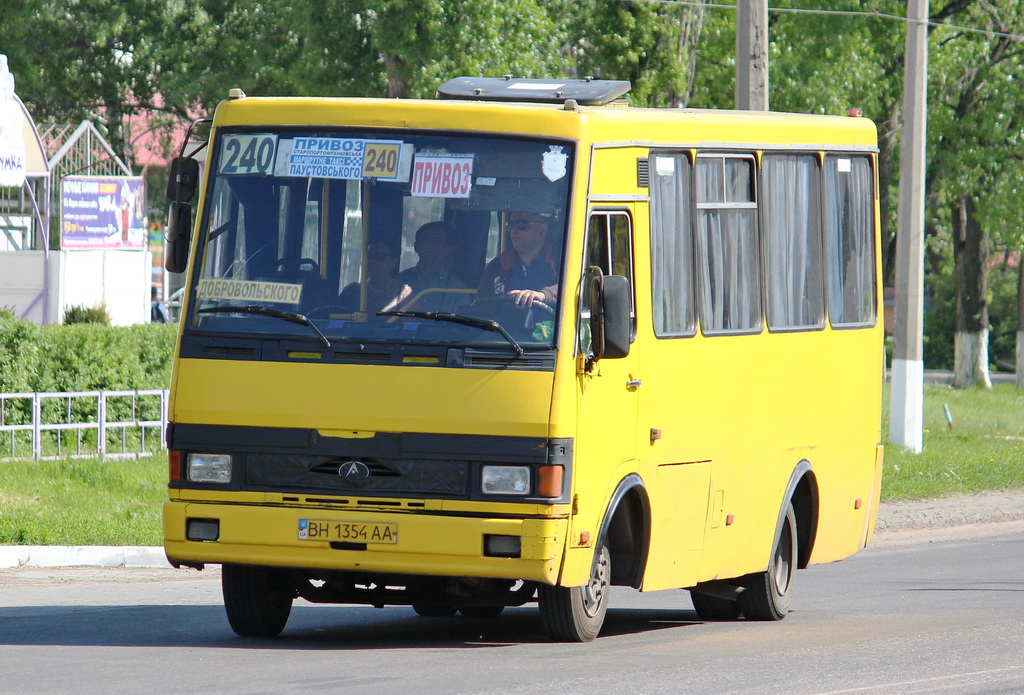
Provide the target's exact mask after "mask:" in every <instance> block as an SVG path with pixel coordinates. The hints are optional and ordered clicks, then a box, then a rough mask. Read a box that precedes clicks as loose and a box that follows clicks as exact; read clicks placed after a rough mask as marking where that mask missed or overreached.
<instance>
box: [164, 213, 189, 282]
mask: <svg viewBox="0 0 1024 695" xmlns="http://www.w3.org/2000/svg"><path fill="white" fill-rule="evenodd" d="M191 238H192V206H191V205H189V204H188V203H184V202H178V201H172V202H171V207H170V209H169V210H168V211H167V232H166V234H164V241H165V242H166V245H165V247H164V268H166V269H167V272H169V273H184V272H185V267H186V266H187V265H188V245H189V240H190V239H191Z"/></svg>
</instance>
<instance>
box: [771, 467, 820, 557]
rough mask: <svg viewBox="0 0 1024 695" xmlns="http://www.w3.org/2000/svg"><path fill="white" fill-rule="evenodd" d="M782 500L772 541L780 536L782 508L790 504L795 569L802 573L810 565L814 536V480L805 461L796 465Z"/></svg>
mask: <svg viewBox="0 0 1024 695" xmlns="http://www.w3.org/2000/svg"><path fill="white" fill-rule="evenodd" d="M782 499H783V500H784V502H783V504H782V506H781V507H780V508H779V518H778V521H777V522H776V524H775V538H776V539H777V538H778V537H779V534H780V533H781V532H782V525H783V523H785V520H786V508H787V506H788V505H789V503H792V504H793V512H794V513H795V515H796V534H797V553H798V554H797V561H798V564H797V567H799V568H800V569H805V568H806V567H807V565H808V564H809V562H810V558H811V552H812V551H813V550H814V539H815V537H816V536H817V532H818V479H817V477H816V476H815V475H814V470H813V469H812V468H811V464H810V462H809V461H808V460H807V459H801V461H800V462H799V463H797V464H796V467H795V468H794V469H793V472H792V473H791V474H790V476H789V483H788V485H787V486H786V494H785V495H783V497H782Z"/></svg>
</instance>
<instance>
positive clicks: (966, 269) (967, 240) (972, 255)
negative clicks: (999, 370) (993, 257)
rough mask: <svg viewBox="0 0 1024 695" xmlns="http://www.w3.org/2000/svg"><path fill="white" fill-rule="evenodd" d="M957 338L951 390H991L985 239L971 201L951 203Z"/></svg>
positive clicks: (964, 197)
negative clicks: (968, 388)
mask: <svg viewBox="0 0 1024 695" xmlns="http://www.w3.org/2000/svg"><path fill="white" fill-rule="evenodd" d="M952 212H953V259H954V264H955V276H956V334H955V336H954V348H955V357H954V360H953V363H954V364H953V386H954V387H956V388H966V387H968V386H974V385H977V386H983V387H985V388H992V382H991V381H990V380H989V374H988V246H989V244H988V235H987V234H986V233H985V231H984V230H983V229H982V228H981V224H979V222H978V220H977V219H976V218H975V216H974V199H973V198H971V197H970V196H966V195H963V196H960V197H959V198H957V199H956V201H955V202H954V203H953V209H952Z"/></svg>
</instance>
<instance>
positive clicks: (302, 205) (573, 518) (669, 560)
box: [163, 77, 883, 641]
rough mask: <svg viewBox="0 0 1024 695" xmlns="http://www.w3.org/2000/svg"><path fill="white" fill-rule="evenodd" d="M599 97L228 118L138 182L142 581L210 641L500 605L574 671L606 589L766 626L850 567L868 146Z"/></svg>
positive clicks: (864, 419)
mask: <svg viewBox="0 0 1024 695" xmlns="http://www.w3.org/2000/svg"><path fill="white" fill-rule="evenodd" d="M628 90H629V83H628V82H619V81H604V80H594V79H586V80H533V79H530V80H528V79H513V78H511V77H508V78H457V79H453V80H451V81H449V82H447V83H446V84H444V85H443V86H442V87H440V88H439V90H438V94H437V98H436V99H427V100H383V99H328V98H252V97H247V96H246V95H244V94H243V93H242V92H241V91H240V90H232V92H231V95H230V97H229V98H228V99H227V100H226V101H224V102H223V103H221V104H220V105H219V107H218V108H217V110H216V113H215V116H214V118H213V119H212V125H211V135H210V139H209V145H208V151H207V156H206V160H205V164H204V167H203V170H202V175H200V171H199V165H198V164H197V163H196V161H195V160H194V159H189V158H185V157H182V158H179V159H178V160H176V161H175V162H174V165H173V168H172V181H171V183H170V184H169V186H168V194H169V196H171V198H172V203H171V212H170V217H169V222H168V249H167V254H166V256H167V263H168V267H169V269H170V270H173V271H182V270H187V284H186V288H187V289H186V299H185V302H184V304H183V313H182V319H181V322H180V323H181V329H180V336H179V341H178V345H177V354H176V359H175V362H174V369H173V377H172V395H171V404H170V418H169V419H170V424H169V426H168V435H167V441H168V449H169V451H170V486H169V501H168V502H167V503H166V504H165V506H164V516H163V519H164V521H163V527H164V528H163V530H164V538H165V549H166V553H167V557H168V559H169V560H170V562H171V563H172V564H173V565H175V566H189V567H195V568H199V569H202V568H203V566H204V565H205V564H207V563H214V564H221V565H223V568H222V586H223V595H224V603H225V608H226V612H227V617H228V619H229V622H230V625H231V627H232V629H233V630H234V631H235V632H236V633H238V634H239V635H249V636H274V635H277V634H278V633H280V632H281V630H283V628H284V626H285V624H286V621H287V619H288V616H289V612H290V610H291V606H292V603H293V601H294V600H295V599H296V598H302V599H305V600H307V601H310V602H314V603H354V604H369V605H374V606H385V605H404V606H411V607H412V608H413V609H414V610H415V611H416V612H417V613H418V614H420V615H426V616H451V615H454V614H456V613H459V612H461V613H462V614H464V615H471V616H497V615H499V614H500V613H501V612H502V611H503V610H504V609H505V608H506V607H509V606H522V605H525V604H527V603H531V602H536V603H537V604H538V606H539V613H540V617H541V621H540V624H542V625H543V627H544V629H545V630H546V632H547V633H548V634H549V635H550V636H551V637H552V638H553V639H556V640H564V641H589V640H591V639H593V638H595V637H596V636H597V635H598V633H599V632H600V630H601V626H602V623H603V621H604V618H605V614H606V611H607V608H608V605H609V600H610V595H611V587H612V586H627V587H633V588H635V589H639V590H641V591H651V590H657V589H688V590H689V593H690V597H691V599H692V603H693V606H694V608H695V610H696V612H697V614H698V615H699V616H700V617H701V618H702V619H718V620H721V619H737V618H741V617H742V618H746V619H748V620H778V619H781V618H783V617H784V616H785V615H786V613H787V612H788V610H789V607H790V602H791V599H792V587H793V580H794V575H795V572H796V570H797V569H798V568H804V567H806V566H808V565H811V564H816V563H823V562H831V561H835V560H839V559H842V558H845V557H848V556H849V555H852V554H853V553H855V552H857V551H858V550H859V549H860V548H863V547H865V546H866V545H867V544H868V543H869V541H870V539H871V536H872V532H873V528H874V521H875V517H876V515H877V509H878V498H879V489H880V483H881V470H882V446H881V445H880V437H881V435H880V420H881V405H880V404H881V388H882V380H883V374H882V370H883V358H882V339H883V338H882V326H881V324H880V322H879V321H878V306H879V301H880V289H879V282H878V267H879V259H880V245H879V236H878V185H877V161H876V157H877V150H876V134H875V128H874V126H873V124H872V123H871V122H870V121H869V120H866V119H863V118H857V117H832V116H809V115H797V114H779V113H751V112H731V111H701V110H675V109H642V108H633V107H630V106H629V104H628V97H627V94H628ZM200 180H201V184H200V183H197V182H199V181H200ZM197 188H198V189H200V190H201V195H200V196H199V197H198V198H197V201H198V202H197V204H196V215H195V217H196V222H195V224H194V232H193V229H192V227H193V225H192V222H191V214H192V204H191V202H190V201H191V199H192V198H193V196H194V192H195V190H196V189H197Z"/></svg>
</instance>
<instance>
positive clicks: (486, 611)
mask: <svg viewBox="0 0 1024 695" xmlns="http://www.w3.org/2000/svg"><path fill="white" fill-rule="evenodd" d="M504 610H505V606H465V607H463V608H460V609H459V613H462V615H464V616H466V617H467V618H497V617H498V616H499V615H501V613H502V611H504Z"/></svg>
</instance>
